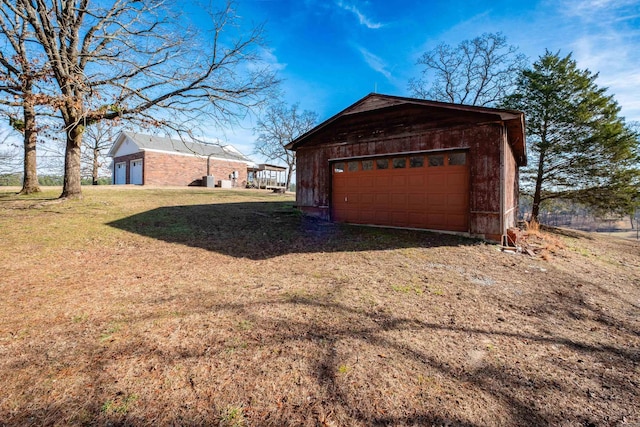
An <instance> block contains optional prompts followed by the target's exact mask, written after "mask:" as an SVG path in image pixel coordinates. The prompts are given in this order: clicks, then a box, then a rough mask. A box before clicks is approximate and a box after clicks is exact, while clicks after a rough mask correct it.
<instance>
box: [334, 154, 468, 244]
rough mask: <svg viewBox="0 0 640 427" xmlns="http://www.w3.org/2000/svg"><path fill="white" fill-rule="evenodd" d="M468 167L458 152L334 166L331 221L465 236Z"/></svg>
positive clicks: (397, 157)
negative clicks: (462, 233)
mask: <svg viewBox="0 0 640 427" xmlns="http://www.w3.org/2000/svg"><path fill="white" fill-rule="evenodd" d="M468 163H469V162H468V159H467V153H466V152H462V151H452V152H446V153H442V152H439V153H429V154H411V155H398V156H389V157H384V158H375V159H354V160H345V161H338V162H333V163H332V164H331V170H332V174H333V182H332V185H333V186H332V207H331V208H332V211H331V212H332V218H333V220H334V221H337V222H349V223H354V224H376V225H388V226H394V227H415V228H429V229H434V230H451V231H468V222H469V221H468V212H469V166H468Z"/></svg>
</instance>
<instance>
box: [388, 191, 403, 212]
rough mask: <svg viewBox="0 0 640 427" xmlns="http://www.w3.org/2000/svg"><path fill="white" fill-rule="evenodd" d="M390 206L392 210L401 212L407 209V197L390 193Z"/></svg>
mask: <svg viewBox="0 0 640 427" xmlns="http://www.w3.org/2000/svg"><path fill="white" fill-rule="evenodd" d="M390 199H391V206H393V209H394V210H398V209H402V210H403V211H404V210H406V208H407V195H406V194H398V193H391V196H390Z"/></svg>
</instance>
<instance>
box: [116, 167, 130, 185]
mask: <svg viewBox="0 0 640 427" xmlns="http://www.w3.org/2000/svg"><path fill="white" fill-rule="evenodd" d="M126 183H127V163H125V162H122V163H116V171H115V180H114V184H116V185H118V184H126Z"/></svg>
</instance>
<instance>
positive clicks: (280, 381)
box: [0, 188, 640, 426]
mask: <svg viewBox="0 0 640 427" xmlns="http://www.w3.org/2000/svg"><path fill="white" fill-rule="evenodd" d="M56 194H57V193H56V192H55V191H48V192H45V193H43V194H40V195H36V196H34V197H27V198H25V197H20V198H17V197H16V196H14V195H12V194H11V193H8V192H4V193H2V192H0V253H2V258H1V260H0V268H1V269H2V275H1V276H0V292H1V293H0V295H2V298H1V299H0V313H2V315H1V317H0V383H1V384H2V385H3V387H2V393H1V394H0V425H94V424H98V425H107V424H108V425H167V424H175V425H221V426H263V425H272V426H282V425H310V426H314V425H319V426H322V425H324V426H347V425H348V426H365V425H394V426H413V425H462V426H484V425H571V426H575V425H639V424H640V412H639V410H638V408H639V407H640V380H639V379H638V378H640V372H639V371H640V368H639V362H640V325H639V323H638V315H639V314H640V289H639V287H640V245H638V244H637V243H636V242H632V241H625V240H618V239H613V238H607V237H600V236H595V235H589V234H579V235H575V236H566V235H560V234H554V235H553V236H554V238H555V239H557V240H558V242H559V244H557V245H556V246H557V248H555V249H554V252H553V253H551V252H550V253H549V256H548V260H547V261H545V260H543V259H540V258H532V257H528V256H524V255H516V254H510V253H502V252H500V250H499V248H498V247H496V246H493V245H487V244H484V243H482V242H478V241H473V240H468V239H464V238H460V237H455V236H447V235H437V234H431V233H426V232H425V233H420V232H415V231H401V230H384V229H369V228H361V227H350V226H338V225H332V224H326V223H322V222H318V221H313V220H309V219H306V218H303V217H301V216H300V215H298V214H296V212H295V211H294V210H293V208H292V204H293V201H292V197H291V196H290V195H273V194H270V193H265V192H259V191H235V192H234V191H221V190H218V189H216V190H211V189H181V190H177V189H174V190H171V189H139V188H135V189H116V188H101V189H93V188H90V189H86V191H85V199H84V200H82V201H71V202H65V203H55V204H49V203H47V201H48V200H50V199H51V198H52V197H54V196H55V195H56Z"/></svg>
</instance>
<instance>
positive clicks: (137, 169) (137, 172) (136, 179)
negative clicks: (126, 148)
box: [129, 159, 142, 185]
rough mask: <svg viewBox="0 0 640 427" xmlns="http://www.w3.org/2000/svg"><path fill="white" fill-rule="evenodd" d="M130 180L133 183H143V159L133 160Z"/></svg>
mask: <svg viewBox="0 0 640 427" xmlns="http://www.w3.org/2000/svg"><path fill="white" fill-rule="evenodd" d="M129 180H130V182H131V184H138V185H142V159H138V160H131V171H130V175H129Z"/></svg>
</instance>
